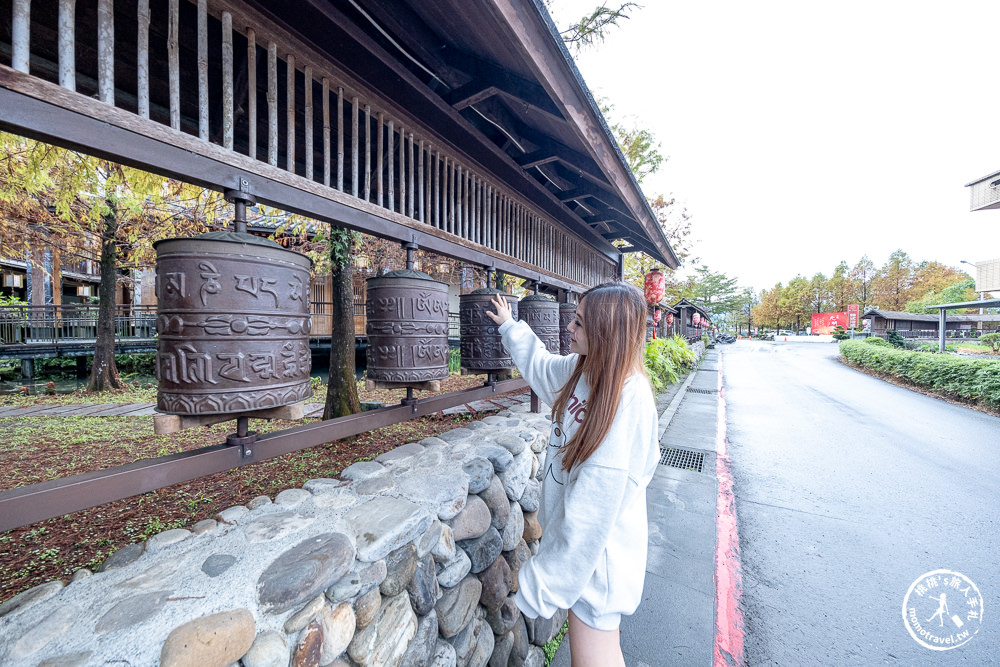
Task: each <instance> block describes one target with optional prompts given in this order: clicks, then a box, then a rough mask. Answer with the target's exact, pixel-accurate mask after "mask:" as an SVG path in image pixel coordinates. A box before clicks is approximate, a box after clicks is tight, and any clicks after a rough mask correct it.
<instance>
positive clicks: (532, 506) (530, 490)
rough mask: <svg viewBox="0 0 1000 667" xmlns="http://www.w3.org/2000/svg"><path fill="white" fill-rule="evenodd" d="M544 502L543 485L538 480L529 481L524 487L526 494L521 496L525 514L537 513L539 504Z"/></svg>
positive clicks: (520, 501)
mask: <svg viewBox="0 0 1000 667" xmlns="http://www.w3.org/2000/svg"><path fill="white" fill-rule="evenodd" d="M541 500H542V484H541V482H539V481H538V480H537V479H533V478H532V479H529V480H528V482H527V484H525V485H524V492H523V493H522V494H521V498H520V500H518V502H519V503H521V507H522V508H524V511H525V512H537V511H538V504H539V503H540V502H541Z"/></svg>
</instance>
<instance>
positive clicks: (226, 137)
mask: <svg viewBox="0 0 1000 667" xmlns="http://www.w3.org/2000/svg"><path fill="white" fill-rule="evenodd" d="M147 1H148V0H147ZM233 108H234V104H233V15H232V14H230V13H229V12H226V11H224V12H222V145H223V147H225V149H226V150H229V151H231V150H233V125H234V120H233Z"/></svg>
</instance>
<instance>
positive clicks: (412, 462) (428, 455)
mask: <svg viewBox="0 0 1000 667" xmlns="http://www.w3.org/2000/svg"><path fill="white" fill-rule="evenodd" d="M441 442H444V440H442V441H441ZM451 447H452V445H449V446H448V447H444V448H442V447H434V446H431V447H430V448H429V449H427V450H426V451H425V452H424V453H423V454H420V455H418V456H417V457H415V458H412V459H409V460H407V461H406V466H407V469H409V470H433V469H435V468H437V467H438V466H440V465H441V461H443V460H444V453H445V452H447V451H448V449H450V448H451Z"/></svg>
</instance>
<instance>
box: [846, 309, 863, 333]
mask: <svg viewBox="0 0 1000 667" xmlns="http://www.w3.org/2000/svg"><path fill="white" fill-rule="evenodd" d="M860 310H861V307H860V306H858V304H856V303H855V304H851V305H850V306H848V307H847V328H848V329H857V328H858V315H859V311H860Z"/></svg>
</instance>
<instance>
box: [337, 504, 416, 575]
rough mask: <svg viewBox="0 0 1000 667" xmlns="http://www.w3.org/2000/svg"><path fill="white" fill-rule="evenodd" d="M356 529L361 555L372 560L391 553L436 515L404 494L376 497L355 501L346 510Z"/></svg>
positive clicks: (346, 517) (411, 538) (345, 516)
mask: <svg viewBox="0 0 1000 667" xmlns="http://www.w3.org/2000/svg"><path fill="white" fill-rule="evenodd" d="M344 519H345V520H346V521H347V524H348V525H349V526H350V527H351V529H352V530H353V531H354V535H355V540H356V542H357V545H358V559H359V560H362V561H365V562H372V561H376V560H379V559H382V558H385V557H386V556H388V555H389V552H391V551H394V550H396V549H398V548H399V547H401V546H403V545H404V544H406V543H407V542H412V541H413V540H415V539H417V538H418V537H419V536H420V535H422V534H423V533H424V532H425V531H426V530H427V529H428V528H429V527H430V525H431V522H432V521H433V520H434V518H433V517H432V516H431V515H430V514H429V513H428V512H427V510H425V509H423V508H422V507H420V506H419V505H416V504H414V503H411V502H410V501H408V500H403V499H402V498H388V497H384V496H382V497H377V498H372V499H371V500H369V501H367V502H364V503H362V504H360V505H355V506H354V507H352V508H351V509H349V510H348V511H347V512H346V513H345V514H344Z"/></svg>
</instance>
